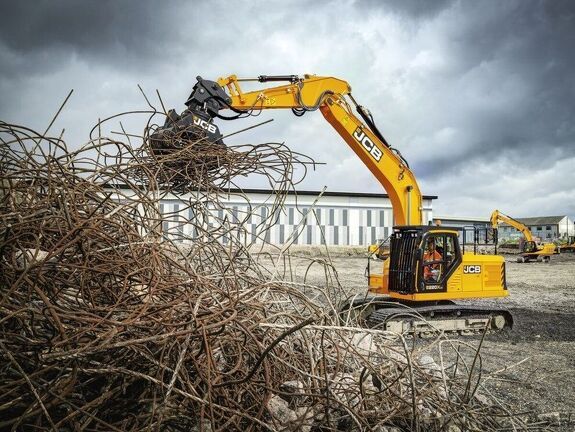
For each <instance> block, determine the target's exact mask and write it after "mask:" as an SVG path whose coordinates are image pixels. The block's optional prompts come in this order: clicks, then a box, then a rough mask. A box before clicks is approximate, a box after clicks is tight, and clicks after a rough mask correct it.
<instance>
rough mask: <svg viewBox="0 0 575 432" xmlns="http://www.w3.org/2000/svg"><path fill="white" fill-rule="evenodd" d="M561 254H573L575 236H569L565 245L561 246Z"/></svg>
mask: <svg viewBox="0 0 575 432" xmlns="http://www.w3.org/2000/svg"><path fill="white" fill-rule="evenodd" d="M560 250H561V252H575V236H569V237H568V238H567V243H565V244H563V245H561V247H560Z"/></svg>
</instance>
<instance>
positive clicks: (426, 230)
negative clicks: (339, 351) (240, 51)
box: [151, 75, 513, 335]
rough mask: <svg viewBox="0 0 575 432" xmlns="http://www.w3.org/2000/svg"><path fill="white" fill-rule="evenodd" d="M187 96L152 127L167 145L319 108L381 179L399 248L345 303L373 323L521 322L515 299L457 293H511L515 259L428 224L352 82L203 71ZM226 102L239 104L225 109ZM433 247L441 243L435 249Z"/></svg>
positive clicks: (404, 166) (413, 186)
mask: <svg viewBox="0 0 575 432" xmlns="http://www.w3.org/2000/svg"><path fill="white" fill-rule="evenodd" d="M244 81H257V82H260V83H268V82H285V83H286V84H284V85H278V86H274V87H268V88H263V89H261V90H257V91H250V92H243V91H242V88H241V86H240V82H244ZM186 106H187V109H186V110H185V111H184V112H183V113H182V114H181V115H178V114H176V113H175V111H173V110H171V111H170V113H169V114H168V117H167V120H166V124H165V125H164V127H163V128H160V129H159V130H158V131H157V132H156V133H155V134H154V135H152V137H151V138H152V142H153V143H154V142H155V146H156V147H157V148H161V149H163V151H167V150H169V149H167V148H166V144H165V140H164V139H163V138H165V137H170V136H173V135H174V134H177V135H178V136H179V137H182V136H184V137H186V136H187V137H188V138H189V140H190V141H191V140H194V141H196V140H197V139H198V137H203V138H204V139H205V140H206V141H209V142H212V143H221V134H220V133H219V129H218V128H217V126H216V125H215V124H214V123H213V119H214V118H220V119H225V120H230V119H235V118H241V117H245V116H248V115H250V114H252V113H258V112H259V111H261V110H264V109H291V110H292V111H293V113H294V114H295V115H297V116H302V115H304V114H305V113H307V112H308V111H316V110H319V111H320V112H321V113H322V114H323V116H324V117H325V119H326V120H327V121H328V123H329V124H330V125H331V126H333V128H334V129H335V130H336V131H337V132H338V133H339V135H340V136H341V137H342V138H343V140H344V141H345V142H346V143H347V144H348V145H349V147H350V148H351V149H352V150H353V151H354V152H355V154H356V155H357V156H358V157H359V158H360V159H361V161H362V162H363V163H364V165H365V166H366V167H367V168H368V169H369V170H370V171H371V173H372V174H373V175H374V176H375V177H376V178H377V180H378V181H379V182H380V183H381V185H382V186H383V188H384V189H385V191H386V193H387V194H388V196H389V199H390V201H391V204H392V206H393V215H394V223H395V224H396V226H395V227H394V229H393V233H392V235H391V238H390V250H389V257H388V258H387V259H385V261H384V262H383V268H380V270H379V271H369V270H368V279H369V289H368V295H365V296H361V298H358V297H356V298H354V299H352V300H350V301H349V302H347V303H346V304H345V305H343V306H342V308H343V311H344V312H342V313H345V311H352V310H355V311H357V310H361V311H362V312H363V314H362V316H364V317H365V321H366V323H367V324H368V325H370V326H372V327H377V328H381V329H384V330H392V331H395V332H410V333H415V334H420V335H424V334H428V333H430V332H432V331H435V330H442V331H446V332H460V333H464V334H467V333H469V332H473V331H481V330H483V329H484V328H485V327H486V326H489V327H490V328H491V329H502V328H505V327H511V326H512V323H513V319H512V317H511V314H510V313H509V312H508V311H507V310H506V309H498V308H493V307H484V306H476V305H469V304H467V305H465V304H460V303H455V302H454V300H458V299H471V298H495V297H505V296H507V295H508V292H507V287H506V282H505V261H504V259H503V258H502V257H500V256H493V255H479V254H476V253H475V252H476V247H474V250H473V251H471V250H465V242H463V247H462V246H460V242H459V239H460V238H461V237H462V236H463V237H465V235H466V233H465V232H462V230H461V229H458V228H448V227H438V226H428V225H423V219H422V194H421V192H420V190H419V186H418V184H417V181H416V179H415V176H414V174H413V172H412V171H411V170H410V168H409V165H408V163H407V162H406V160H405V159H404V158H403V157H402V155H401V153H400V152H399V151H398V150H396V149H394V148H393V147H392V146H391V145H390V144H389V143H388V142H387V141H386V140H385V138H384V137H383V135H382V134H381V132H380V131H379V130H378V128H377V127H376V125H375V122H374V120H373V117H372V115H371V113H370V112H369V111H368V110H367V109H366V108H364V107H363V106H361V105H359V104H358V103H357V102H356V101H355V99H354V98H353V96H352V94H351V87H350V86H349V84H348V83H347V82H345V81H343V80H340V79H337V78H333V77H322V76H314V75H304V76H303V77H299V76H296V75H283V76H265V75H262V76H259V77H258V78H253V79H238V78H237V77H236V76H235V75H231V76H228V77H226V78H220V79H218V81H217V82H216V81H209V80H204V79H202V78H201V77H197V83H196V84H195V86H194V88H193V90H192V93H191V95H190V97H189V98H188V100H187V102H186ZM352 107H353V108H355V111H356V112H357V113H358V114H359V117H357V116H356V115H355V114H354V112H353V109H352ZM221 110H231V111H232V112H233V113H235V114H233V115H231V116H223V115H222V114H220V111H221ZM475 237H476V238H477V233H475ZM431 247H434V248H435V250H434V252H433V254H432V255H431V258H430V255H429V250H430V248H431ZM368 269H369V267H368ZM407 306H409V307H407Z"/></svg>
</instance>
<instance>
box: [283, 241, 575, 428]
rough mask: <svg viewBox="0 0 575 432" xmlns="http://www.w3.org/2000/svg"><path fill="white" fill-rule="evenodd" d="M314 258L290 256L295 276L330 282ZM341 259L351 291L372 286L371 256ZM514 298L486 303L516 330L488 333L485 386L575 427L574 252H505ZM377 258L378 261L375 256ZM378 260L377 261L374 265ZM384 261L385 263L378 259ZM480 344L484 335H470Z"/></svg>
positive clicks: (519, 407)
mask: <svg viewBox="0 0 575 432" xmlns="http://www.w3.org/2000/svg"><path fill="white" fill-rule="evenodd" d="M304 254H305V255H307V256H308V257H309V258H306V259H292V261H291V267H292V272H293V274H294V275H295V279H296V280H298V281H303V278H304V276H305V277H306V281H307V282H308V283H313V284H317V285H320V286H321V285H324V284H325V280H326V276H325V271H324V269H323V267H321V266H319V265H312V266H311V267H310V265H309V264H310V261H309V259H310V258H311V259H325V258H326V257H325V256H324V257H322V256H321V254H320V253H319V252H318V251H307V253H306V252H305V251H304ZM350 254H351V255H352V256H343V255H344V254H342V253H341V251H336V252H335V253H334V254H332V256H331V257H330V259H331V263H332V264H333V267H334V268H335V269H336V271H337V275H338V279H339V282H340V284H341V286H342V288H343V289H344V290H345V292H346V293H348V294H353V293H358V292H359V293H363V292H365V291H364V290H365V289H366V279H365V277H364V271H365V267H366V258H365V257H362V256H357V254H354V253H353V252H350ZM505 258H506V262H507V285H508V289H509V292H510V295H509V297H507V298H505V299H497V300H483V301H481V303H480V304H483V305H485V304H493V305H498V306H504V307H507V308H508V309H510V311H511V313H512V314H513V317H514V321H515V324H514V328H513V329H512V330H510V331H506V332H503V333H499V334H488V335H487V336H486V339H485V341H484V343H483V347H482V357H483V366H484V367H483V370H484V372H485V373H486V374H489V373H493V372H495V371H501V370H502V369H503V371H502V372H499V373H498V374H496V375H493V376H492V377H490V378H488V379H487V381H486V385H487V388H488V389H489V390H490V391H492V392H493V393H494V394H496V395H497V396H499V397H500V398H501V399H504V400H505V401H506V402H507V403H509V404H510V406H511V407H512V409H513V411H514V412H525V413H526V414H530V415H531V416H533V415H537V414H544V413H553V415H559V416H560V419H561V425H558V426H552V427H551V428H546V429H545V430H561V431H568V430H569V431H573V430H575V385H574V383H575V254H573V253H569V254H567V253H564V254H561V255H554V256H553V257H552V259H551V263H549V264H544V263H537V262H535V263H523V264H519V263H517V262H515V256H513V255H506V256H505ZM372 263H373V261H372ZM375 263H376V264H375V265H378V264H377V262H375ZM379 265H380V264H379ZM468 339H470V341H471V343H475V344H478V343H479V338H478V337H471V338H468Z"/></svg>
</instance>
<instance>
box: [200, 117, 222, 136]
mask: <svg viewBox="0 0 575 432" xmlns="http://www.w3.org/2000/svg"><path fill="white" fill-rule="evenodd" d="M194 124H195V125H196V126H199V127H201V128H202V129H205V130H207V131H208V132H210V133H216V131H217V129H216V125H213V124H210V123H208V122H207V121H205V120H202V119H201V118H199V117H194Z"/></svg>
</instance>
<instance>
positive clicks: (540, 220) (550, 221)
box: [517, 216, 567, 226]
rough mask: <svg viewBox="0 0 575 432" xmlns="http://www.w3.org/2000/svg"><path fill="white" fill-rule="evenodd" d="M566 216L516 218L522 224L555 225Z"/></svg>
mask: <svg viewBox="0 0 575 432" xmlns="http://www.w3.org/2000/svg"><path fill="white" fill-rule="evenodd" d="M566 217H567V216H538V217H529V218H517V220H518V221H519V222H521V223H522V224H524V225H527V226H531V225H557V224H558V223H559V222H561V221H562V220H563V219H565V218H566Z"/></svg>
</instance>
